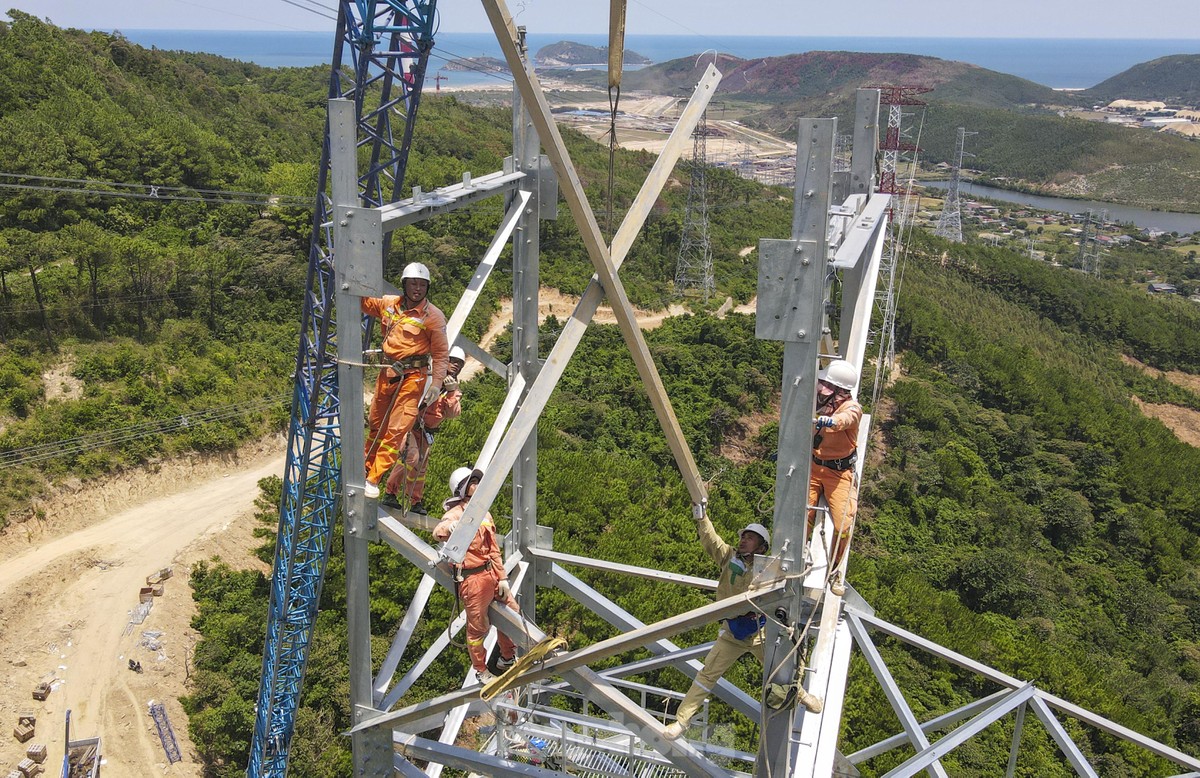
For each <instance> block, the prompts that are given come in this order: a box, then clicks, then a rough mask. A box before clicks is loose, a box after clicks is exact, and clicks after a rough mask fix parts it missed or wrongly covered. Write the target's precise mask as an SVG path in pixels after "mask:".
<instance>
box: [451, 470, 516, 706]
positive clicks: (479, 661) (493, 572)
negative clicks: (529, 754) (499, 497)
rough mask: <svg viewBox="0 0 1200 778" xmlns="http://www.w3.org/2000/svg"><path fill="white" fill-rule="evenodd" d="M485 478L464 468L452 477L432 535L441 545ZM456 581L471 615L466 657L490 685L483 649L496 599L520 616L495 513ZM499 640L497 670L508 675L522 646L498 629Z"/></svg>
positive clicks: (479, 534)
mask: <svg viewBox="0 0 1200 778" xmlns="http://www.w3.org/2000/svg"><path fill="white" fill-rule="evenodd" d="M481 478H483V471H481V470H472V469H471V468H469V467H460V468H458V469H457V470H455V471H454V472H453V473H451V474H450V492H451V496H450V498H449V499H448V500H446V502H445V503H444V504H443V507H444V508H445V510H446V513H445V514H444V515H443V516H442V520H441V521H440V522H439V523H438V525H437V526H436V527H434V528H433V536H434V537H435V538H437V539H438V540H439V541H441V542H443V543H444V542H446V541H447V540H449V539H450V536H451V535H453V534H454V530H455V529H457V528H458V522H459V521H460V520H461V519H462V516H463V513H464V512H465V511H466V509H467V503H468V502H470V500H471V495H473V494H474V493H475V487H476V485H477V484H478V483H479V479H481ZM454 581H455V584H454V585H455V587H456V590H457V592H456V593H457V596H458V598H459V599H460V600H461V601H462V606H463V610H465V611H466V612H467V653H468V654H469V655H470V657H471V667H473V668H475V674H476V676H477V677H478V678H479V682H480V683H483V684H486V683H487V682H489V681H491V680H492V678H494V676H493V675H492V673H491V672H490V671H489V670H488V666H487V651H486V650H485V649H484V647H483V639H484V638H486V637H487V634H488V630H489V629H491V626H492V625H491V620H490V619H489V618H488V607H489V606H491V604H492V602H493V601H498V602H502V603H504V604H505V605H507V606H508V607H509V608H511V609H512V610H514V611H517V612H518V613H520V608H519V607H518V605H517V601H516V599H515V598H514V597H513V595H512V589H511V588H510V587H509V585H508V573H507V572H506V571H505V569H504V558H503V557H502V556H501V553H500V539H499V537H497V534H496V525H495V523H494V522H493V521H492V514H491V513H488V514H485V515H484V517H483V521H482V522H481V523H480V524H479V529H478V531H476V533H475V537H474V538H472V539H471V545H470V546H468V547H467V554H466V556H464V557H463V561H462V565H461V566H459V565H455V567H454ZM496 638H497V642H498V643H499V644H500V658H499V659H498V660H497V662H496V667H497V669H498V670H500V672H504V671H505V670H507V669H508V668H510V667H512V665H513V662H514V661H516V656H517V647H516V644H514V643H513V641H512V639H511V638H509V637H508V636H507V635H505V634H504V633H503V632H501V631H499V630H497V632H496Z"/></svg>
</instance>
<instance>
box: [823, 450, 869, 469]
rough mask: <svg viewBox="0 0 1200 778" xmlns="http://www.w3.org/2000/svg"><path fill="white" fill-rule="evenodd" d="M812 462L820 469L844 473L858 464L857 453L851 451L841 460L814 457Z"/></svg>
mask: <svg viewBox="0 0 1200 778" xmlns="http://www.w3.org/2000/svg"><path fill="white" fill-rule="evenodd" d="M813 461H814V462H816V463H817V464H818V465H820V466H821V467H828V468H829V469H830V470H838V471H844V470H849V469H850V468H852V467H854V464H855V463H856V462H858V452H857V451H851V452H850V453H849V454H847V455H846V456H844V457H842V458H841V459H818V458H817V457H816V456H814V457H813Z"/></svg>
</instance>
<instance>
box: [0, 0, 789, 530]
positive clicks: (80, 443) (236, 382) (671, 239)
mask: <svg viewBox="0 0 1200 778" xmlns="http://www.w3.org/2000/svg"><path fill="white" fill-rule="evenodd" d="M325 78H326V74H323V73H321V72H320V69H319V68H318V69H304V70H294V69H281V70H269V69H264V68H259V67H256V66H253V65H247V64H244V63H235V62H230V61H228V60H223V59H220V58H217V57H211V56H202V55H181V54H173V53H166V52H159V51H147V50H145V49H142V48H140V47H138V46H135V45H133V44H130V43H129V42H128V41H126V40H125V39H124V38H122V37H121V36H120V35H108V34H101V33H83V32H80V31H69V30H60V29H58V28H56V27H54V26H52V25H49V24H46V23H44V22H41V21H38V20H37V19H35V18H33V17H30V16H27V15H24V14H21V13H20V12H14V14H13V21H12V23H11V24H9V25H0V128H2V129H3V132H4V133H5V137H6V139H7V141H8V142H6V143H5V144H3V146H2V147H0V172H4V173H5V176H6V177H4V178H0V196H2V197H3V209H2V211H0V452H7V453H6V454H5V456H6V463H8V464H9V466H8V467H5V468H3V469H0V527H2V526H3V525H4V524H5V523H6V522H7V521H9V520H12V519H16V520H23V519H26V518H29V517H31V516H34V515H36V513H37V511H39V510H41V509H40V508H39V507H38V505H39V503H38V502H37V499H38V497H39V496H40V495H44V494H47V493H49V492H52V491H53V490H54V489H55V488H57V485H58V484H59V483H61V481H62V480H63V479H66V478H83V479H87V478H90V477H93V476H96V475H99V474H103V473H110V472H114V471H117V470H119V469H121V468H123V467H126V466H136V465H139V464H144V463H146V462H149V461H152V460H153V459H155V458H157V457H160V456H163V455H173V454H178V453H183V452H188V451H199V452H217V451H227V450H230V449H231V448H232V447H234V446H236V445H237V444H238V443H239V442H244V441H245V440H246V439H248V438H250V437H255V436H258V435H261V434H263V433H265V432H267V431H268V430H277V429H280V428H281V427H282V425H283V424H284V421H285V419H286V416H287V413H288V410H289V407H290V381H291V374H292V372H293V369H294V367H293V366H294V362H295V353H296V347H297V345H296V344H297V337H298V336H297V332H298V326H299V319H300V306H301V300H302V298H303V284H304V278H305V272H306V268H307V250H308V249H307V247H308V234H309V223H310V221H311V210H310V207H308V206H299V205H291V203H294V202H299V203H308V202H312V201H313V200H315V192H314V191H313V189H314V187H315V181H316V167H317V161H318V160H319V153H320V149H319V146H320V143H319V141H320V137H321V132H322V126H323V122H324V94H325V91H326V87H325V85H324V83H323V80H324V79H325ZM419 122H420V125H421V129H420V131H418V132H417V134H416V139H415V142H414V152H413V154H412V162H411V163H410V167H409V171H408V177H407V182H408V184H409V185H413V184H416V185H420V186H422V187H423V188H424V189H425V190H426V191H429V190H432V189H434V188H436V187H439V186H444V185H447V184H451V183H455V182H457V181H459V180H461V178H462V173H463V170H464V169H466V170H470V171H472V172H473V173H475V174H476V175H480V174H483V173H488V172H492V171H495V170H498V169H500V168H501V166H502V164H503V159H504V157H505V156H506V155H507V154H509V153H510V148H511V139H510V131H509V127H510V123H511V118H510V113H509V112H508V111H505V110H487V109H481V108H476V107H472V106H468V105H464V104H461V103H458V102H457V101H455V100H454V99H452V98H447V99H439V98H437V97H436V96H433V95H429V96H426V97H425V99H424V101H423V103H422V110H421V113H420V119H419ZM566 135H567V141H568V143H569V144H570V145H571V147H572V149H573V153H574V154H575V156H576V159H577V160H579V164H580V168H581V171H580V174H581V178H582V179H583V181H584V183H585V185H586V186H587V187H588V190H589V194H590V196H591V197H592V198H593V199H594V200H596V201H598V202H603V201H605V200H606V194H607V193H606V188H607V184H606V181H607V173H606V169H607V163H608V160H607V154H606V152H605V151H604V150H603V149H601V148H599V147H597V146H596V145H595V144H593V143H591V142H589V141H586V140H585V139H583V138H582V137H581V136H579V135H577V134H574V133H569V132H568V133H566ZM620 159H621V164H620V165H619V166H618V173H617V177H616V179H615V187H614V196H613V202H614V207H615V209H616V214H617V217H618V218H619V217H620V215H621V213H622V212H623V211H622V209H623V208H624V207H626V206H627V205H628V203H629V202H630V201H631V200H632V198H633V197H634V195H635V194H636V192H637V189H638V187H639V186H640V183H641V180H642V179H643V177H644V175H645V172H646V171H647V170H648V169H649V166H650V164H651V163H652V158H651V157H649V156H648V155H645V154H624V153H622V154H621V158H620ZM67 179H69V180H67ZM710 182H711V183H710V186H711V187H712V188H713V191H714V192H715V193H716V194H718V195H719V196H720V197H721V198H722V200H723V202H725V203H727V205H726V206H725V207H723V208H721V209H714V211H713V220H714V225H715V226H716V227H717V229H715V230H714V232H713V249H714V261H715V263H716V266H717V269H718V282H719V285H720V289H721V291H722V292H725V293H728V294H732V295H734V296H735V298H736V299H737V300H738V301H739V302H744V301H746V300H748V299H749V297H750V296H751V295H752V294H753V293H754V281H753V278H754V272H753V271H754V264H753V261H752V260H751V261H749V262H747V261H745V260H743V259H742V258H741V257H740V256H739V251H740V250H741V249H742V248H744V247H745V246H748V245H754V244H755V242H756V241H757V239H758V236H759V235H761V234H764V233H770V234H775V235H777V236H781V235H782V234H784V233H782V232H780V231H779V228H778V227H777V225H779V224H780V223H783V224H786V223H787V222H786V216H784V217H783V218H782V221H781V214H784V215H785V214H787V212H788V208H789V206H788V204H787V202H785V201H780V200H779V199H778V198H776V197H775V196H774V195H773V194H770V193H766V192H764V191H763V190H761V189H760V188H759V187H756V186H753V185H751V184H750V183H748V182H745V181H742V180H741V179H738V178H736V177H735V176H733V175H731V174H728V173H720V172H718V173H716V174H714V176H712V177H711V179H710ZM109 184H121V185H125V186H117V187H113V186H110V185H109ZM151 187H158V189H156V190H154V191H155V192H156V193H158V194H159V196H157V197H156V196H153V195H152V194H151V192H152V190H151ZM68 188H69V189H70V190H72V191H68V192H63V191H61V190H62V189H68ZM168 188H169V190H168ZM78 190H83V191H82V192H78ZM114 191H115V192H116V194H114ZM167 191H169V192H170V194H169V195H168V194H167V193H166V192H167ZM77 192H78V193H77ZM268 194H269V195H272V196H281V197H282V198H284V199H283V200H280V201H275V200H274V199H272V202H273V203H274V204H266V202H267V201H266V200H264V199H263V198H264V197H265V196H266V195H268ZM681 197H682V193H681V192H680V191H679V187H674V186H673V187H670V188H669V190H668V192H667V193H666V194H665V195H664V197H663V200H662V202H661V203H660V204H659V206H658V207H656V209H655V211H654V213H653V214H652V215H651V217H650V219H649V220H648V224H647V228H646V231H645V234H644V237H643V239H642V240H640V241H639V242H638V243H637V244H636V245H635V246H634V247H633V250H632V251H631V253H630V256H629V259H628V260H627V263H626V267H627V268H628V270H627V272H628V273H629V281H628V282H627V289H628V291H629V294H630V297H631V298H632V299H633V300H634V301H635V302H636V303H638V304H639V305H642V306H650V307H660V306H662V305H664V304H665V302H666V300H667V297H668V295H669V287H670V281H671V278H672V277H673V272H674V262H673V259H672V257H673V252H674V251H675V250H676V247H677V246H678V235H679V229H680V222H681V216H680V211H681V209H680V208H676V207H673V206H672V204H673V203H676V202H678V201H679V200H680V198H681ZM287 198H291V199H287ZM255 203H258V204H255ZM500 215H501V210H500V204H499V203H498V202H494V203H490V204H486V205H484V206H481V207H479V208H475V209H472V210H470V211H464V212H459V213H455V214H452V215H449V216H446V217H443V218H441V219H438V220H434V221H432V222H429V223H426V224H423V225H422V226H421V227H420V228H416V227H412V228H406V229H404V230H402V231H400V232H398V233H397V234H396V236H395V239H394V241H393V252H392V255H391V256H390V257H389V258H388V273H389V274H390V276H392V277H394V276H395V274H396V273H398V272H399V269H400V268H401V267H402V266H403V265H404V264H405V263H406V262H408V261H411V260H414V259H419V260H421V261H423V262H425V263H427V264H428V265H429V266H430V267H431V268H432V270H433V274H434V288H433V291H432V292H431V297H432V298H433V299H434V301H435V302H437V303H439V304H441V305H444V306H447V307H448V308H450V307H452V305H453V301H454V300H455V299H456V298H457V296H458V294H459V292H460V291H461V290H462V289H463V288H464V287H465V285H466V283H467V281H468V280H469V278H470V276H471V273H472V271H473V269H474V266H475V263H476V262H477V260H478V258H479V257H480V256H481V255H482V254H483V252H484V250H485V249H486V247H487V245H488V243H489V242H490V240H491V236H492V231H493V229H494V227H495V225H496V224H497V223H498V221H499V218H500ZM782 229H784V230H786V227H784V228H782ZM542 249H543V264H542V278H543V280H544V281H545V282H546V283H547V284H549V285H553V286H557V287H559V288H561V289H563V290H564V291H567V292H576V293H578V292H581V291H582V289H583V287H584V286H585V285H586V283H587V279H588V278H589V277H590V272H591V271H590V267H591V265H590V263H589V261H588V260H587V257H586V252H585V251H584V249H583V245H582V243H581V242H580V241H579V239H578V236H577V234H576V232H575V229H574V227H573V225H572V224H571V222H570V219H561V220H559V221H557V222H552V223H550V224H549V225H548V228H547V230H546V232H545V234H544V236H543V241H542ZM501 293H502V290H501V289H499V288H498V285H493V286H491V287H489V288H488V289H487V290H485V294H484V297H483V299H482V302H481V304H480V305H479V306H477V309H476V313H475V314H474V315H473V316H472V318H471V319H470V320H469V321H468V323H467V329H466V332H467V334H468V335H476V336H477V335H479V334H480V333H482V331H483V328H484V327H485V325H486V322H487V320H488V318H489V317H490V315H491V312H492V311H493V310H494V309H495V307H496V299H497V297H498V296H499V295H500V294H501ZM55 441H63V443H62V444H60V445H57V446H56V445H53V444H54V442H55ZM119 441H123V442H122V443H121V444H120V445H115V443H117V442H119ZM48 444H49V445H48ZM43 447H45V448H43ZM46 449H49V450H46Z"/></svg>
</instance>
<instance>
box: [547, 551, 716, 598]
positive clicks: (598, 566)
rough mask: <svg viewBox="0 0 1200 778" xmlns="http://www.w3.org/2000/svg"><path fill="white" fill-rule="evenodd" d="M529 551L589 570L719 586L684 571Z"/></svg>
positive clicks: (696, 586)
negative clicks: (670, 571) (674, 571)
mask: <svg viewBox="0 0 1200 778" xmlns="http://www.w3.org/2000/svg"><path fill="white" fill-rule="evenodd" d="M529 552H530V554H532V555H533V556H535V557H537V558H539V559H547V560H549V561H551V562H558V563H559V564H568V565H577V566H579V567H586V568H588V569H589V570H606V571H609V572H614V573H622V574H624V575H632V576H636V577H638V578H648V579H651V580H654V581H665V582H667V583H677V584H683V585H684V586H691V587H692V588H694V589H704V590H706V591H710V592H711V591H713V590H715V589H716V588H717V582H716V581H714V580H712V579H711V578H698V577H696V576H693V575H683V574H682V573H668V572H666V571H663V570H655V569H653V568H649V567H637V566H635V565H624V564H621V563H619V562H609V561H607V560H604V559H593V558H592V557H585V556H577V555H575V554H564V553H562V552H561V551H551V550H550V549H545V548H531V549H529ZM556 566H557V565H556Z"/></svg>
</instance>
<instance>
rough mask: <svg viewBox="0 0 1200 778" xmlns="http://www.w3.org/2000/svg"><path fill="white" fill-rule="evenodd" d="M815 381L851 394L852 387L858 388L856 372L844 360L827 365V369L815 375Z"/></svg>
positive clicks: (852, 366) (836, 360)
mask: <svg viewBox="0 0 1200 778" xmlns="http://www.w3.org/2000/svg"><path fill="white" fill-rule="evenodd" d="M817 380H818V381H825V382H826V383H829V384H833V385H834V386H837V387H840V388H842V389H845V390H846V391H847V392H853V391H854V387H856V386H858V370H856V369H855V368H854V365H852V364H850V363H849V362H847V361H846V360H844V359H835V360H833V361H832V362H830V363H829V367H827V368H825V369H824V370H822V371H821V372H819V373H817Z"/></svg>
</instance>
